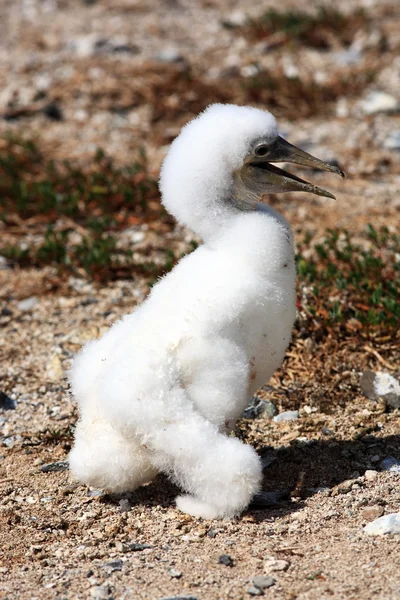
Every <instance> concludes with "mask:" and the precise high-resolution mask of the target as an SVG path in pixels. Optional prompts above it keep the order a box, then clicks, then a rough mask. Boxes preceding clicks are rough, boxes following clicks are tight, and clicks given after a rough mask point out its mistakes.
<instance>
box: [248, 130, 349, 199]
mask: <svg viewBox="0 0 400 600" xmlns="http://www.w3.org/2000/svg"><path fill="white" fill-rule="evenodd" d="M276 162H290V163H295V164H297V165H302V166H304V167H311V168H312V169H323V170H324V171H331V173H337V174H338V175H341V177H344V176H345V175H344V173H343V171H342V170H341V169H339V167H336V166H335V165H330V164H329V163H326V162H324V161H323V160H319V158H315V157H314V156H311V154H308V153H307V152H304V150H300V148H297V147H296V146H293V145H292V144H289V142H287V141H286V140H284V139H283V138H281V137H278V138H277V140H276V142H274V144H273V145H272V146H270V149H269V152H268V153H267V154H266V155H265V156H263V157H256V158H253V159H252V161H251V166H253V167H256V168H257V169H262V170H263V179H264V180H265V182H266V183H267V184H268V189H269V191H271V192H274V193H278V192H310V193H311V194H316V195H317V196H325V197H326V198H333V199H335V196H334V195H333V194H331V193H330V192H327V191H326V190H324V189H322V188H320V187H318V186H316V185H313V184H312V183H309V182H308V181H305V180H304V179H300V177H297V176H296V175H293V174H292V173H288V172H287V171H284V170H283V169H279V168H278V167H275V166H274V165H272V164H271V163H276Z"/></svg>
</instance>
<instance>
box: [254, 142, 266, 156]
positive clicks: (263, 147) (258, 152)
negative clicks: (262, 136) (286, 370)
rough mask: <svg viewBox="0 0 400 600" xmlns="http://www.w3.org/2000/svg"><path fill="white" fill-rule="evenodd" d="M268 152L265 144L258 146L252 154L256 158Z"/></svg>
mask: <svg viewBox="0 0 400 600" xmlns="http://www.w3.org/2000/svg"><path fill="white" fill-rule="evenodd" d="M268 152H269V147H268V146H266V145H265V144H261V145H260V146H257V148H256V149H255V150H254V153H255V155H256V156H266V155H267V154H268Z"/></svg>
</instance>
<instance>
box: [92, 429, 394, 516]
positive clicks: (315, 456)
mask: <svg viewBox="0 0 400 600" xmlns="http://www.w3.org/2000/svg"><path fill="white" fill-rule="evenodd" d="M259 453H260V455H261V457H262V460H263V464H264V480H263V494H262V495H261V497H259V498H258V499H256V500H255V502H253V503H252V504H251V505H250V507H249V509H248V513H251V514H253V515H254V517H255V519H256V520H257V521H263V520H264V519H270V518H271V517H274V516H282V515H284V514H288V513H291V512H293V511H297V510H299V508H301V506H302V505H303V504H304V501H305V500H306V499H307V498H309V497H311V496H313V495H314V494H316V493H318V492H319V491H320V490H321V488H332V487H334V486H336V485H339V484H340V483H342V482H343V481H346V480H348V479H353V478H356V477H358V476H360V475H363V474H364V472H365V471H366V470H367V469H375V470H380V466H379V465H380V462H381V460H382V459H384V458H386V457H387V456H392V457H393V458H395V459H397V460H400V435H391V436H387V437H383V438H381V437H376V436H373V435H368V436H365V437H364V438H362V439H361V440H355V441H349V440H337V439H335V438H334V437H329V438H327V439H324V440H318V441H315V442H313V443H311V444H310V443H306V444H298V443H292V444H291V445H290V446H286V447H281V448H278V449H276V448H273V447H272V446H265V447H263V448H262V449H261V450H260V452H259ZM378 457H379V458H378ZM371 459H372V460H371ZM180 493H182V492H181V490H180V489H179V488H178V487H177V486H175V485H174V484H173V483H172V482H171V481H169V479H168V478H167V477H166V476H165V475H162V474H160V475H159V476H158V477H157V478H156V479H155V480H154V481H152V482H151V483H149V484H147V485H145V486H142V487H141V488H139V489H138V490H136V491H135V492H132V493H126V494H119V495H116V494H113V495H105V496H103V498H102V501H103V502H105V503H110V504H114V505H118V504H119V505H120V506H127V505H128V504H129V506H134V505H135V506H137V505H144V506H160V507H162V508H172V507H173V506H174V505H175V502H174V499H175V497H176V496H177V495H179V494H180ZM121 500H124V501H125V503H123V502H121Z"/></svg>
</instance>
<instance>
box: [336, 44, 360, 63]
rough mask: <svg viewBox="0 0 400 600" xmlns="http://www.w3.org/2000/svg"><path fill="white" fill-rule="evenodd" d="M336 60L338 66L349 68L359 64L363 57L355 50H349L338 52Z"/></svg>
mask: <svg viewBox="0 0 400 600" xmlns="http://www.w3.org/2000/svg"><path fill="white" fill-rule="evenodd" d="M334 58H335V60H336V63H337V64H338V65H343V66H347V65H355V64H357V63H359V62H360V60H361V58H362V56H361V53H360V52H359V51H358V50H356V49H354V48H349V49H348V50H344V51H343V52H337V53H336V54H335V55H334Z"/></svg>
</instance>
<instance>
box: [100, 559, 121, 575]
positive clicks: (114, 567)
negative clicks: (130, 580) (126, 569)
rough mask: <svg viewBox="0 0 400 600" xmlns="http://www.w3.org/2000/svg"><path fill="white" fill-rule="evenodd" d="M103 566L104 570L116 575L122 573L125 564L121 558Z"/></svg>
mask: <svg viewBox="0 0 400 600" xmlns="http://www.w3.org/2000/svg"><path fill="white" fill-rule="evenodd" d="M101 566H102V567H103V568H104V569H106V570H107V571H108V572H109V573H114V571H122V567H123V566H124V563H123V561H122V560H121V559H120V558H118V559H117V560H110V561H109V562H106V563H104V564H103V565H101Z"/></svg>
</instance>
